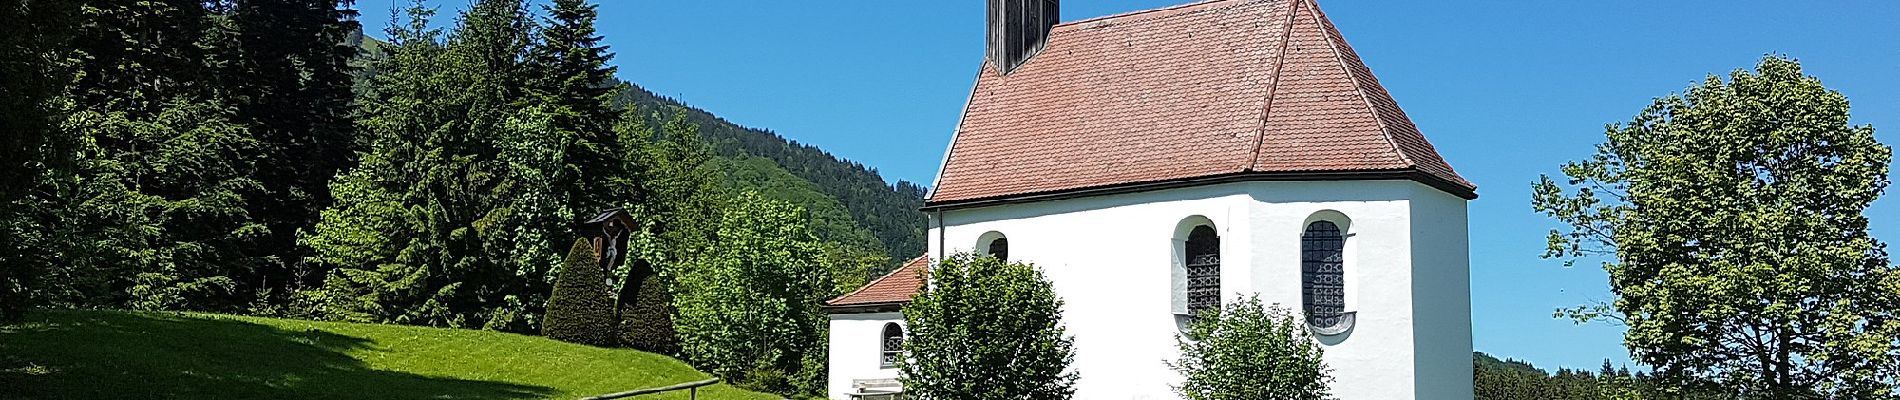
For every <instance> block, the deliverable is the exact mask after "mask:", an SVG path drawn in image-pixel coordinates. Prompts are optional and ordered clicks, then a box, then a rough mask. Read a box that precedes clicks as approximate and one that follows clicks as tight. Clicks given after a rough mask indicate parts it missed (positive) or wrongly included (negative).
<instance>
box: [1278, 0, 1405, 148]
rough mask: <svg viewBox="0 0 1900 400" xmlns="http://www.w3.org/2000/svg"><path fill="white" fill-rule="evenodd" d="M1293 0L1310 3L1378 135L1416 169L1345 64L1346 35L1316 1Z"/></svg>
mask: <svg viewBox="0 0 1900 400" xmlns="http://www.w3.org/2000/svg"><path fill="white" fill-rule="evenodd" d="M1295 1H1299V2H1302V3H1311V4H1312V7H1310V8H1311V9H1312V14H1313V23H1315V24H1319V28H1320V29H1321V32H1320V33H1321V34H1324V35H1326V36H1325V39H1326V47H1328V48H1331V49H1332V50H1333V58H1335V59H1338V60H1339V69H1340V70H1341V72H1345V73H1346V78H1348V79H1352V91H1353V92H1354V93H1358V94H1359V102H1360V103H1361V104H1365V106H1366V114H1369V115H1371V116H1372V120H1373V121H1374V122H1376V123H1378V124H1379V137H1380V138H1384V139H1385V143H1386V144H1388V145H1391V146H1392V153H1393V154H1397V155H1398V156H1399V162H1401V163H1405V165H1406V166H1407V167H1410V168H1413V169H1417V168H1418V163H1417V162H1414V161H1412V156H1411V155H1410V154H1406V152H1405V149H1404V148H1402V147H1399V142H1398V140H1396V139H1393V138H1392V126H1391V125H1389V124H1386V123H1385V118H1383V116H1382V115H1380V114H1379V108H1378V107H1377V106H1374V105H1372V94H1371V93H1366V84H1365V82H1362V81H1360V78H1359V73H1357V72H1355V71H1353V68H1352V66H1351V65H1347V63H1348V62H1347V61H1346V55H1345V54H1344V53H1342V52H1341V51H1340V50H1339V46H1341V45H1344V46H1347V47H1348V48H1351V46H1352V45H1350V44H1346V43H1345V41H1346V36H1345V35H1341V34H1339V28H1338V27H1334V26H1333V21H1332V20H1331V19H1328V18H1326V12H1324V11H1320V9H1319V4H1318V3H1314V2H1313V0H1295ZM1294 11H1295V12H1298V10H1294ZM1289 29H1291V28H1289ZM1355 53H1356V52H1355ZM1355 58H1357V57H1355ZM1358 61H1359V63H1360V64H1365V60H1358ZM1366 70H1367V71H1368V72H1370V71H1371V70H1372V68H1371V67H1366Z"/></svg>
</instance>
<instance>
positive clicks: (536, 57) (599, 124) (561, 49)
mask: <svg viewBox="0 0 1900 400" xmlns="http://www.w3.org/2000/svg"><path fill="white" fill-rule="evenodd" d="M597 7H598V6H596V5H593V4H589V3H588V1H586V0H554V2H553V4H552V5H549V6H545V9H546V11H547V17H546V18H545V20H544V21H543V22H542V25H541V29H540V31H539V32H540V37H539V39H540V41H539V43H537V46H535V48H534V50H533V51H532V52H531V53H530V56H529V58H528V61H529V65H530V69H531V70H532V71H533V74H534V76H532V77H531V78H529V82H530V84H531V85H532V87H533V88H534V90H535V91H536V93H535V94H534V95H535V96H536V97H537V98H538V99H537V101H539V102H541V103H542V104H545V105H547V107H548V112H549V113H550V114H552V116H553V119H552V121H551V125H552V127H553V128H554V129H556V130H559V131H562V132H564V134H566V135H570V136H572V137H573V138H574V140H573V142H571V143H570V144H569V145H568V146H567V148H566V149H565V153H566V154H567V157H568V162H567V163H566V165H564V166H563V169H562V173H561V175H560V178H559V181H558V183H557V185H558V186H559V187H561V188H562V189H563V190H565V191H567V192H568V193H570V196H569V201H570V203H569V204H568V208H569V209H572V210H574V211H575V212H577V213H583V214H584V213H589V212H597V211H600V210H604V209H607V208H613V207H625V206H626V205H627V204H629V203H630V202H631V201H633V200H634V199H628V198H624V197H626V196H628V195H630V194H629V193H615V192H612V191H606V190H601V189H602V186H603V185H602V182H603V181H604V180H606V179H608V177H612V176H617V175H622V174H624V173H626V168H625V167H624V166H623V165H622V164H621V163H620V162H618V161H619V160H617V159H616V157H615V155H614V150H615V147H616V146H615V139H616V138H615V134H614V130H613V126H614V123H615V122H616V120H617V115H616V113H615V111H614V110H613V108H612V105H611V102H612V101H613V97H614V95H615V94H617V93H618V91H619V87H618V85H616V84H615V83H617V81H616V80H615V78H614V67H612V66H609V65H607V62H608V61H610V60H612V59H613V57H614V55H613V54H612V53H610V52H608V50H607V46H606V45H603V44H601V43H600V41H601V36H600V35H599V34H598V33H597V32H596V31H595V29H594V21H595V19H596V18H598V16H599V13H598V12H597V11H596V8H597Z"/></svg>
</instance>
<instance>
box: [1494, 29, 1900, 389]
mask: <svg viewBox="0 0 1900 400" xmlns="http://www.w3.org/2000/svg"><path fill="white" fill-rule="evenodd" d="M1848 110H1849V109H1848V102H1847V98H1846V97H1845V96H1842V95H1841V94H1840V92H1836V91H1833V90H1830V89H1828V88H1827V87H1825V86H1823V85H1822V84H1821V81H1820V80H1819V79H1816V78H1814V77H1812V76H1807V75H1804V74H1803V72H1802V70H1801V65H1800V64H1799V63H1797V62H1796V61H1795V60H1793V59H1789V58H1786V57H1781V56H1768V57H1764V58H1763V59H1762V60H1761V62H1760V64H1758V65H1757V66H1756V68H1755V70H1754V71H1742V70H1738V71H1735V72H1733V73H1731V74H1729V76H1728V77H1727V79H1723V78H1721V77H1717V76H1710V77H1708V79H1706V80H1704V81H1703V82H1701V83H1700V84H1697V85H1695V86H1693V87H1690V88H1689V89H1688V91H1687V92H1686V93H1683V94H1679V95H1670V96H1666V97H1662V98H1658V99H1656V101H1655V102H1654V103H1653V104H1652V105H1650V106H1649V107H1648V108H1646V109H1644V110H1643V112H1642V113H1640V114H1638V115H1637V116H1636V118H1635V119H1633V120H1631V121H1630V122H1628V123H1625V124H1618V125H1612V126H1610V127H1609V128H1608V129H1607V132H1606V140H1605V141H1604V143H1603V144H1601V145H1599V146H1598V147H1597V152H1596V154H1595V155H1593V156H1591V157H1590V158H1589V159H1586V160H1582V161H1576V162H1571V163H1568V164H1565V165H1564V166H1563V173H1564V175H1565V176H1566V179H1564V180H1563V181H1564V184H1560V183H1559V182H1558V180H1555V179H1551V178H1550V177H1544V178H1543V179H1542V180H1541V181H1539V182H1538V183H1537V184H1535V185H1534V189H1535V195H1534V197H1533V199H1532V205H1533V206H1534V207H1535V209H1536V210H1537V211H1539V212H1542V213H1544V214H1546V215H1549V216H1551V217H1552V218H1555V219H1557V220H1558V221H1560V222H1562V223H1563V225H1564V229H1560V230H1553V231H1551V233H1550V238H1549V242H1550V246H1549V251H1548V252H1547V253H1546V256H1547V257H1553V258H1570V259H1572V260H1573V261H1574V260H1575V259H1574V258H1573V257H1593V256H1601V257H1603V258H1605V259H1607V261H1605V262H1604V263H1603V268H1604V270H1605V271H1607V272H1609V276H1610V289H1611V291H1612V292H1613V293H1614V294H1615V295H1616V298H1615V301H1614V302H1613V303H1611V304H1609V305H1606V306H1602V307H1584V308H1579V309H1574V310H1570V312H1568V314H1570V315H1572V316H1576V317H1582V318H1586V319H1587V318H1590V317H1611V318H1618V319H1620V320H1621V322H1622V323H1624V324H1626V325H1628V327H1629V330H1628V333H1626V334H1625V336H1624V343H1625V345H1627V346H1628V347H1629V348H1630V351H1631V353H1632V354H1633V355H1634V356H1635V357H1636V359H1637V360H1638V361H1640V362H1643V363H1645V364H1648V365H1651V366H1653V367H1655V368H1656V370H1657V372H1658V373H1659V374H1662V375H1663V376H1665V377H1671V378H1676V379H1679V380H1681V379H1706V380H1709V381H1713V382H1715V383H1717V384H1719V385H1721V386H1723V387H1727V388H1732V389H1734V390H1737V391H1739V392H1741V393H1743V394H1745V395H1747V396H1749V397H1752V398H1775V399H1800V398H1859V399H1866V398H1892V397H1894V396H1896V393H1895V390H1896V389H1895V388H1896V387H1897V386H1900V269H1896V268H1895V267H1894V266H1893V265H1891V264H1890V263H1889V262H1888V259H1887V254H1886V252H1885V250H1884V246H1883V245H1882V244H1881V243H1879V242H1878V241H1876V240H1874V238H1872V237H1870V236H1869V235H1868V232H1867V217H1866V216H1865V215H1863V214H1862V210H1864V209H1866V208H1867V206H1868V204H1870V203H1872V202H1873V201H1874V199H1875V198H1877V197H1879V196H1880V194H1881V192H1882V190H1883V189H1885V188H1886V186H1887V183H1888V182H1887V168H1888V163H1889V161H1890V159H1891V156H1892V149H1890V148H1888V147H1887V146H1885V145H1882V144H1880V143H1879V142H1876V141H1875V140H1874V129H1873V127H1871V126H1866V125H1860V126H1855V125H1852V124H1850V123H1849V119H1848V116H1849V113H1848Z"/></svg>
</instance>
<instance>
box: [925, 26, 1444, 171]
mask: <svg viewBox="0 0 1900 400" xmlns="http://www.w3.org/2000/svg"><path fill="white" fill-rule="evenodd" d="M1358 171H1417V172H1422V173H1423V176H1424V179H1436V180H1441V181H1442V182H1440V183H1443V184H1446V185H1448V186H1450V187H1452V189H1454V190H1456V191H1463V192H1471V191H1472V190H1474V189H1475V187H1474V186H1473V185H1472V184H1471V183H1470V182H1467V181H1465V180H1464V179H1463V178H1461V177H1459V176H1458V174H1457V173H1456V172H1454V171H1453V170H1452V169H1451V166H1450V165H1448V164H1446V163H1445V161H1444V160H1443V159H1442V158H1441V157H1439V155H1438V153H1437V152H1436V150H1434V149H1433V148H1432V146H1431V144H1430V143H1429V142H1427V141H1426V140H1425V137H1424V136H1423V135H1422V134H1420V133H1419V132H1418V128H1417V127H1416V126H1414V125H1413V124H1412V122H1411V120H1410V119H1409V118H1407V117H1406V116H1405V113H1404V111H1401V110H1400V109H1399V107H1398V104H1397V102H1395V101H1393V100H1392V97H1391V95H1390V94H1388V93H1386V91H1385V89H1384V88H1383V87H1381V86H1379V82H1378V80H1377V79H1376V78H1374V77H1373V76H1372V71H1371V70H1370V69H1368V68H1366V66H1365V64H1364V63H1363V62H1361V61H1360V59H1359V56H1358V55H1357V54H1356V53H1354V52H1353V51H1352V47H1351V46H1348V45H1346V42H1345V39H1344V38H1343V37H1341V36H1340V35H1339V32H1338V30H1337V29H1336V28H1334V27H1333V25H1332V23H1331V22H1330V21H1328V20H1327V19H1326V16H1325V14H1324V13H1322V12H1320V11H1319V9H1318V7H1317V5H1315V4H1314V3H1313V2H1312V0H1217V1H1208V2H1202V3H1195V4H1189V5H1183V6H1176V7H1171V8H1165V9H1158V10H1150V11H1143V12H1135V13H1129V14H1122V15H1117V16H1111V17H1105V18H1097V19H1091V20H1085V21H1078V22H1070V23H1065V24H1060V25H1057V26H1056V27H1055V28H1054V29H1053V30H1052V32H1051V33H1050V39H1049V44H1048V45H1047V46H1046V47H1045V48H1044V49H1043V50H1042V52H1041V53H1040V54H1038V55H1036V56H1034V57H1032V58H1031V59H1030V60H1029V61H1028V62H1027V63H1025V64H1023V65H1022V66H1021V67H1018V68H1017V69H1016V70H1014V71H1012V72H1011V73H1010V74H1008V75H1001V74H998V73H997V72H996V70H995V69H994V68H992V67H991V66H990V65H989V64H987V63H986V64H985V65H984V67H983V69H982V73H981V74H980V75H979V76H978V78H977V83H976V87H975V88H974V90H973V91H972V93H971V95H970V102H969V104H968V106H967V107H966V108H965V110H964V116H963V121H962V123H961V124H960V125H959V126H958V128H957V136H956V138H955V140H954V141H953V142H952V145H951V148H950V152H949V154H948V155H947V156H946V157H945V162H944V165H943V169H942V171H941V173H940V175H939V176H938V179H937V183H936V186H935V188H933V189H932V192H931V195H930V200H929V201H930V203H933V204H942V203H946V202H959V201H969V200H980V199H988V198H1000V197H1009V196H1015V195H1024V194H1035V193H1048V192H1060V191H1065V190H1077V189H1087V188H1096V187H1106V186H1114V185H1122V184H1133V183H1144V182H1160V181H1170V180H1179V179H1190V178H1199V177H1211V176H1223V175H1231V174H1246V173H1281V172H1292V173H1298V172H1358ZM1446 185H1440V186H1446Z"/></svg>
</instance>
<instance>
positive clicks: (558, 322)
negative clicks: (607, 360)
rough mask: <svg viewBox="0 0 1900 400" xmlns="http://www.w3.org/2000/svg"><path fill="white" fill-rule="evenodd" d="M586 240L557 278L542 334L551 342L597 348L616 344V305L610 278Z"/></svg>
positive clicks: (569, 255) (571, 253) (576, 247)
mask: <svg viewBox="0 0 1900 400" xmlns="http://www.w3.org/2000/svg"><path fill="white" fill-rule="evenodd" d="M595 258H596V257H595V255H594V247H593V246H591V245H588V243H587V240H586V239H580V240H575V241H574V249H573V250H572V251H569V252H568V253H567V265H565V266H563V267H562V268H561V272H560V276H559V277H557V278H555V281H554V293H553V294H552V295H551V296H549V297H548V314H547V318H546V320H545V321H543V324H542V326H541V334H542V335H543V336H547V337H548V338H550V339H554V340H560V341H564V342H571V343H580V344H587V345H594V346H611V345H613V344H614V343H615V342H616V339H617V338H616V337H615V336H617V335H615V334H614V332H615V329H614V328H615V327H616V325H617V324H616V323H615V321H614V320H615V318H614V305H613V304H614V303H613V301H612V300H610V299H608V298H607V278H606V274H605V273H604V272H603V271H601V270H600V264H599V262H598V261H597V260H595Z"/></svg>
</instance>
